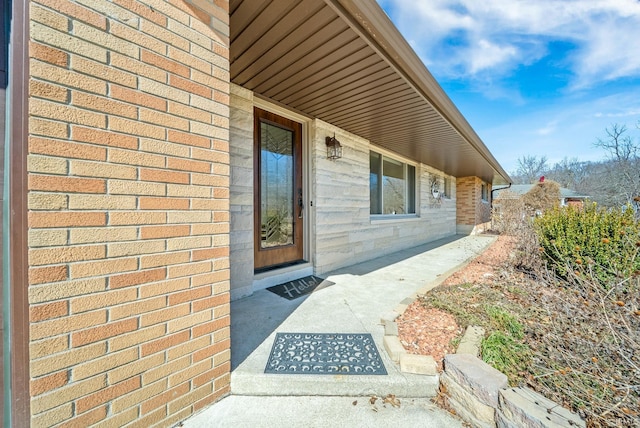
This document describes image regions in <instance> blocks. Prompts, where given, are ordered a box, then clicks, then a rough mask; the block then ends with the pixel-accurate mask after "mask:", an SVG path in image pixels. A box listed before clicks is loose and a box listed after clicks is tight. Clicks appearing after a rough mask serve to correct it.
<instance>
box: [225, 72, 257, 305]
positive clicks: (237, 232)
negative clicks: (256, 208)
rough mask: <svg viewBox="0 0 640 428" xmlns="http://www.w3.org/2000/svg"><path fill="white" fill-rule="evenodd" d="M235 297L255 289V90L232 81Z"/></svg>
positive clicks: (232, 233)
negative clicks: (252, 90)
mask: <svg viewBox="0 0 640 428" xmlns="http://www.w3.org/2000/svg"><path fill="white" fill-rule="evenodd" d="M229 152H230V154H231V159H230V163H231V186H230V192H231V193H230V196H229V201H230V204H231V243H230V247H231V248H230V255H229V258H230V261H231V298H232V299H236V298H239V297H243V296H248V295H251V294H252V293H253V92H251V91H249V90H247V89H244V88H242V87H240V86H237V85H234V84H232V85H231V102H230V124H229Z"/></svg>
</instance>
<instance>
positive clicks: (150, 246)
mask: <svg viewBox="0 0 640 428" xmlns="http://www.w3.org/2000/svg"><path fill="white" fill-rule="evenodd" d="M228 7H229V6H228V2H227V1H224V0H216V1H215V2H213V1H204V0H193V1H192V2H189V3H187V2H185V1H183V0H170V1H165V0H140V1H137V0H112V1H107V0H33V1H31V3H30V11H31V43H30V57H31V60H30V74H31V80H30V82H29V83H30V85H29V88H30V104H29V105H30V121H29V130H30V139H29V153H30V155H29V160H28V170H29V209H30V211H29V228H30V229H29V247H30V249H29V265H30V275H29V281H30V287H29V303H30V319H31V330H30V349H31V356H30V358H31V361H30V372H31V378H32V379H31V396H32V400H31V412H32V425H33V426H34V427H39V426H67V425H69V426H87V425H91V424H98V426H144V427H147V426H151V425H154V424H157V425H159V426H171V425H174V424H176V423H177V422H179V421H180V420H182V419H185V418H186V417H188V416H189V415H190V414H192V413H193V412H195V411H197V410H198V409H200V408H202V407H203V406H205V405H207V404H209V403H211V402H213V401H215V400H217V399H218V398H220V397H221V396H223V395H225V394H227V393H228V392H229V379H230V374H229V371H230V359H229V356H230V350H229V348H230V345H229V337H230V334H229V260H228V259H229V248H228V245H229V190H228V189H229V125H228V124H229V59H228V45H229V42H228V34H229V28H228V26H229V23H228Z"/></svg>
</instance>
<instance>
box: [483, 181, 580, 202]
mask: <svg viewBox="0 0 640 428" xmlns="http://www.w3.org/2000/svg"><path fill="white" fill-rule="evenodd" d="M536 185H537V183H536V184H513V185H512V186H511V187H508V188H497V189H495V190H494V191H493V202H494V204H499V203H500V201H501V200H505V199H519V198H521V197H522V196H523V195H524V194H526V193H528V192H529V191H530V190H531V189H532V188H533V186H536ZM587 199H589V196H586V195H581V194H579V193H578V192H576V191H574V190H571V189H567V188H566V187H561V188H560V206H567V205H573V206H580V207H581V206H583V205H584V202H585V201H586V200H587Z"/></svg>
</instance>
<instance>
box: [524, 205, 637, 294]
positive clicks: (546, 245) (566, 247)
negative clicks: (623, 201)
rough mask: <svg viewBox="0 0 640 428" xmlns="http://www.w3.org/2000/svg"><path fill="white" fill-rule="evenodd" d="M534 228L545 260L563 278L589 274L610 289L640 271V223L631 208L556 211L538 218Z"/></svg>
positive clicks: (591, 206)
mask: <svg viewBox="0 0 640 428" xmlns="http://www.w3.org/2000/svg"><path fill="white" fill-rule="evenodd" d="M534 227H535V230H536V232H537V235H538V241H539V244H540V250H541V252H542V255H543V257H544V258H545V259H546V260H547V262H549V264H550V267H551V268H553V269H554V271H555V272H556V273H557V274H558V275H559V276H561V277H563V278H567V277H568V274H569V273H578V274H580V273H583V274H587V273H588V274H589V275H593V276H594V277H595V278H597V279H598V280H599V281H600V282H601V283H602V284H603V285H604V286H605V287H606V284H607V283H609V282H610V281H615V280H617V279H620V278H629V277H632V276H634V275H635V274H636V272H638V271H640V257H638V252H639V251H640V222H639V221H637V220H636V219H635V218H634V212H633V210H632V209H631V208H630V207H627V208H624V209H609V210H605V209H601V208H599V207H598V206H597V205H596V204H595V203H591V204H586V205H585V206H584V207H583V208H582V209H580V208H576V207H563V208H555V209H552V210H549V211H547V212H545V214H544V215H543V216H541V217H539V218H537V219H536V220H535V222H534Z"/></svg>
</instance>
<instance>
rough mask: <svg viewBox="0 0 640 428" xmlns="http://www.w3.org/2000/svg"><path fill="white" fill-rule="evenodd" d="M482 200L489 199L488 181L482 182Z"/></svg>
mask: <svg viewBox="0 0 640 428" xmlns="http://www.w3.org/2000/svg"><path fill="white" fill-rule="evenodd" d="M481 191H482V200H483V201H488V200H489V186H487V183H482V190H481Z"/></svg>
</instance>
